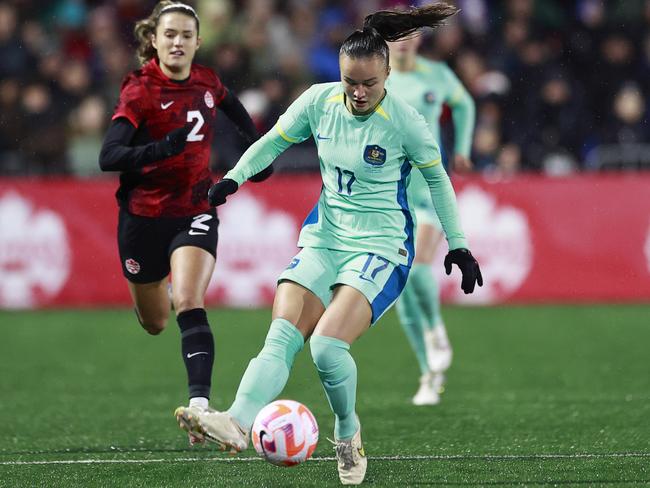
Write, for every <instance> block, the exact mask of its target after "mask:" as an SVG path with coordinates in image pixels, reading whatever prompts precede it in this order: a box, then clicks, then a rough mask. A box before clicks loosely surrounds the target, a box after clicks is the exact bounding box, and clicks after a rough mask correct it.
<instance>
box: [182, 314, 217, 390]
mask: <svg viewBox="0 0 650 488" xmlns="http://www.w3.org/2000/svg"><path fill="white" fill-rule="evenodd" d="M176 320H177V322H178V326H179V327H180V329H181V351H182V353H183V361H184V362H185V369H187V383H188V386H189V390H190V398H193V397H206V398H210V383H211V378H212V363H214V339H213V338H212V331H211V330H210V324H208V317H207V315H206V313H205V310H204V309H202V308H193V309H192V310H186V311H184V312H181V313H179V314H178V317H176Z"/></svg>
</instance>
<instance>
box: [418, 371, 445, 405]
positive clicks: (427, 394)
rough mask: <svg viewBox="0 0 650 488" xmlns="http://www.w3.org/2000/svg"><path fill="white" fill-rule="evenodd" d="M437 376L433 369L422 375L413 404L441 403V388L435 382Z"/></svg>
mask: <svg viewBox="0 0 650 488" xmlns="http://www.w3.org/2000/svg"><path fill="white" fill-rule="evenodd" d="M436 376H437V375H436V373H433V372H431V371H430V372H428V373H425V374H423V375H422V376H420V387H419V388H418V391H417V393H416V394H415V396H414V397H413V399H412V400H411V401H412V402H413V405H417V406H423V405H438V403H440V394H439V393H438V391H439V390H438V388H437V387H436V385H435V383H434V381H435V378H436Z"/></svg>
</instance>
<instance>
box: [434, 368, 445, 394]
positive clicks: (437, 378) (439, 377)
mask: <svg viewBox="0 0 650 488" xmlns="http://www.w3.org/2000/svg"><path fill="white" fill-rule="evenodd" d="M446 382H447V376H445V373H434V376H433V388H434V389H435V390H436V391H437V392H438V394H440V395H442V394H443V393H444V392H445V383H446Z"/></svg>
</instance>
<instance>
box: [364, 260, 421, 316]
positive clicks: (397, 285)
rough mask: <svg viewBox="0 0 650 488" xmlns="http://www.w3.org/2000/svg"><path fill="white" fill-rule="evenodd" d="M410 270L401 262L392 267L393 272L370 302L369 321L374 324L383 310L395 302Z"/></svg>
mask: <svg viewBox="0 0 650 488" xmlns="http://www.w3.org/2000/svg"><path fill="white" fill-rule="evenodd" d="M410 270H411V268H410V267H409V266H405V265H403V264H400V265H399V266H397V267H396V268H395V269H393V272H392V273H391V274H390V277H389V278H388V280H387V281H386V284H385V285H384V287H383V288H382V289H381V292H379V295H377V296H376V297H375V299H374V300H373V301H372V303H371V304H370V308H371V309H372V321H371V323H373V324H374V323H375V322H376V321H377V320H379V318H380V317H381V316H382V315H383V314H384V312H386V310H388V308H389V307H390V306H391V305H392V304H393V303H395V301H396V300H397V298H398V297H399V296H400V294H401V293H402V290H403V289H404V286H405V285H406V279H407V278H408V276H409V271H410Z"/></svg>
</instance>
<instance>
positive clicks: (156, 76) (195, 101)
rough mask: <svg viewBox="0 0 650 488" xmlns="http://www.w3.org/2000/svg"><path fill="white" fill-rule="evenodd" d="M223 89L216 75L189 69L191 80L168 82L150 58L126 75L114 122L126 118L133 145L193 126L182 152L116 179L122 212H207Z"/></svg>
mask: <svg viewBox="0 0 650 488" xmlns="http://www.w3.org/2000/svg"><path fill="white" fill-rule="evenodd" d="M225 96H226V89H225V88H224V86H223V84H222V83H221V80H219V77H218V76H217V75H216V73H215V72H214V71H212V70H211V69H209V68H206V67H205V66H201V65H197V64H193V65H192V68H191V71H190V77H189V79H187V80H184V81H175V80H171V79H170V78H168V77H167V76H165V74H164V73H163V72H162V71H161V69H160V67H159V66H158V62H157V60H155V59H152V60H151V61H149V62H148V63H147V64H145V65H144V66H143V67H142V68H141V69H138V70H136V71H133V72H131V73H129V74H128V75H127V76H126V78H125V79H124V82H123V83H122V89H121V91H120V99H119V102H118V104H117V107H116V108H115V113H114V115H113V120H115V119H117V118H118V117H126V118H127V119H129V121H130V122H131V123H132V124H133V125H134V126H135V127H136V128H137V130H136V133H135V136H134V137H133V141H132V144H133V145H142V144H148V143H150V142H153V141H156V140H159V139H162V138H163V137H165V135H166V134H167V133H168V132H169V131H171V130H173V129H176V128H179V127H183V126H185V125H186V124H192V126H193V127H192V130H191V131H190V133H189V134H188V136H187V143H186V145H185V149H184V150H183V152H182V153H180V154H178V155H176V156H172V157H169V158H166V159H162V160H160V161H156V162H154V163H152V164H149V165H147V166H144V167H142V168H140V169H138V170H136V171H126V172H123V173H122V174H121V175H120V188H119V189H118V191H117V194H116V196H117V199H118V202H119V204H120V206H121V207H122V208H125V209H126V210H128V211H129V212H130V213H133V214H136V215H142V216H145V217H185V216H190V215H195V214H198V213H201V212H205V211H206V210H208V209H209V208H210V207H209V205H208V201H207V194H208V190H209V189H210V185H211V184H212V178H211V176H210V169H209V160H210V148H211V145H212V138H213V132H214V122H215V117H216V114H217V106H218V105H219V104H220V103H221V101H222V100H223V98H224V97H225Z"/></svg>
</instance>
